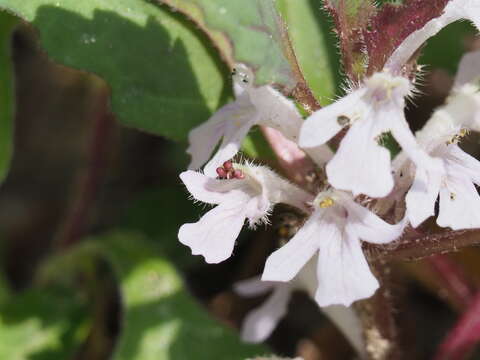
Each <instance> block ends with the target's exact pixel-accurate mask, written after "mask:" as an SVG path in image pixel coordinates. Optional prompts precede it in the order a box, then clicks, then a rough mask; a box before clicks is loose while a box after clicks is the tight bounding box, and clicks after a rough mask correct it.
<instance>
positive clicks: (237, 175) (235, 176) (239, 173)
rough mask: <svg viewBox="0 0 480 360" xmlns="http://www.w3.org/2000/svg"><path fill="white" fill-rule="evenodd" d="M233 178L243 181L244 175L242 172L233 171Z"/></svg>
mask: <svg viewBox="0 0 480 360" xmlns="http://www.w3.org/2000/svg"><path fill="white" fill-rule="evenodd" d="M233 177H234V178H235V179H245V174H244V173H243V171H242V170H238V169H237V170H234V171H233Z"/></svg>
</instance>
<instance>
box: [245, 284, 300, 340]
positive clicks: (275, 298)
mask: <svg viewBox="0 0 480 360" xmlns="http://www.w3.org/2000/svg"><path fill="white" fill-rule="evenodd" d="M290 292H291V290H290V288H289V287H288V285H286V284H283V285H280V286H277V287H276V288H275V290H274V291H273V294H272V295H270V297H269V298H268V299H267V301H265V302H264V303H263V304H262V305H261V306H260V307H258V308H256V309H254V310H253V311H251V312H250V313H249V314H248V315H247V317H246V318H245V320H244V322H243V325H242V334H241V337H242V340H244V341H246V342H252V343H258V342H262V341H264V340H265V339H267V338H268V337H269V336H270V334H271V333H272V332H273V330H274V329H275V328H276V327H277V324H278V322H279V321H280V320H281V319H282V318H283V317H284V316H285V314H286V313H287V310H288V302H289V300H290Z"/></svg>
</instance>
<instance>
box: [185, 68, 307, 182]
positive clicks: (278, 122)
mask: <svg viewBox="0 0 480 360" xmlns="http://www.w3.org/2000/svg"><path fill="white" fill-rule="evenodd" d="M233 80H234V88H235V94H236V100H235V101H234V102H231V103H229V104H227V105H225V106H223V107H222V108H220V109H219V110H218V111H217V112H215V113H214V114H213V116H212V117H211V118H210V119H209V120H207V121H206V122H204V123H203V124H201V125H200V126H198V127H196V128H194V129H193V130H192V131H190V133H189V136H188V139H189V143H190V146H189V147H188V149H187V153H189V154H190V155H191V157H192V161H191V163H190V165H189V169H199V168H200V167H201V166H202V165H204V164H205V163H206V162H207V161H208V163H207V165H206V166H205V168H204V173H205V174H206V175H209V176H215V170H216V168H217V167H218V166H220V165H221V164H223V162H225V161H227V160H229V159H231V158H232V157H234V156H235V154H236V153H237V152H238V151H239V149H240V147H241V145H242V142H243V140H244V139H245V137H246V136H247V134H248V132H249V130H250V129H251V128H252V127H253V126H254V125H264V126H269V127H272V128H275V129H277V130H279V131H281V132H282V134H283V135H284V136H285V137H286V138H288V139H289V140H292V141H297V139H298V132H299V131H300V126H301V125H302V123H303V120H302V117H301V116H300V113H299V112H298V110H297V108H296V107H295V104H294V103H293V102H292V101H290V100H288V99H287V98H285V97H284V96H283V95H282V94H280V93H279V92H278V91H276V90H275V89H273V88H272V87H271V86H268V85H265V86H261V87H255V86H253V75H252V73H251V71H250V70H249V69H248V68H247V67H245V66H243V65H238V66H237V67H236V69H235V70H234V75H233ZM220 140H222V141H221V144H220V147H219V149H218V151H217V152H216V153H215V155H214V156H213V158H212V159H210V157H211V155H212V153H213V151H214V149H215V148H216V146H217V144H218V143H219V142H220ZM209 159H210V161H209Z"/></svg>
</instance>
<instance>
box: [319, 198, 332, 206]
mask: <svg viewBox="0 0 480 360" xmlns="http://www.w3.org/2000/svg"><path fill="white" fill-rule="evenodd" d="M334 204H335V201H334V200H333V199H332V198H331V197H327V198H325V199H323V200H322V201H321V202H320V207H321V208H322V209H326V208H329V207H330V206H333V205H334Z"/></svg>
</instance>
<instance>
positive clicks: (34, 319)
mask: <svg viewBox="0 0 480 360" xmlns="http://www.w3.org/2000/svg"><path fill="white" fill-rule="evenodd" d="M84 310H85V309H84V307H83V305H82V301H81V299H80V298H78V297H77V296H76V294H74V293H73V291H70V290H67V289H65V288H63V287H58V286H48V287H35V288H32V289H30V290H27V291H25V292H24V293H20V294H17V295H15V296H12V297H11V298H10V299H8V300H7V301H6V300H5V299H4V301H3V302H2V303H1V304H0V334H1V337H2V341H0V359H9V360H26V359H29V360H48V359H68V358H70V357H71V356H72V355H73V353H74V352H75V351H76V350H77V349H78V347H79V345H80V344H81V342H82V341H83V340H84V339H85V336H86V329H87V326H86V324H87V322H86V317H85V311H84Z"/></svg>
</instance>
